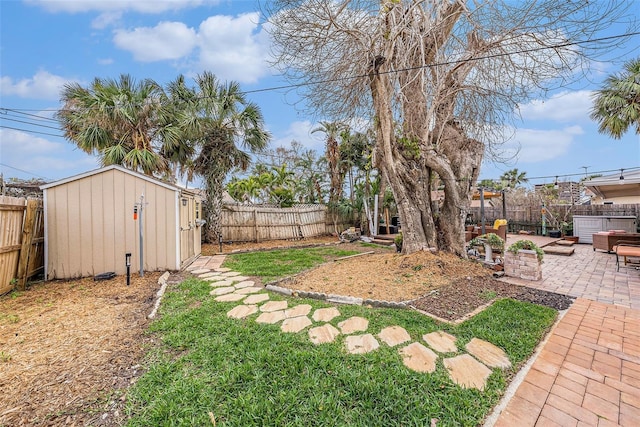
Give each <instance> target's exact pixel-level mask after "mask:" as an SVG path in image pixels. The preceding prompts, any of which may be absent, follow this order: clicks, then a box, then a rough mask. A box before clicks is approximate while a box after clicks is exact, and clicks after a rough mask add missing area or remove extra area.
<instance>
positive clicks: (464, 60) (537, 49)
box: [2, 31, 640, 112]
mask: <svg viewBox="0 0 640 427" xmlns="http://www.w3.org/2000/svg"><path fill="white" fill-rule="evenodd" d="M638 35H640V31H636V32H631V33H624V34H617V35H613V36H607V37H599V38H595V39H589V40H578V41H573V42H565V43H558V44H555V45H549V46H540V47H534V48H529V49H521V50H517V51H514V52H502V53H496V54H491V55H484V56H478V57H475V58H467V59H456V60H452V61H443V62H436V63H433V64H424V65H418V66H415V67H407V68H401V69H398V70H389V71H383V72H380V73H379V74H396V73H401V72H405V71H413V70H419V69H423V68H434V67H440V66H443V65H455V64H460V63H463V62H470V61H473V62H476V61H481V60H485V59H494V58H500V57H504V56H511V55H519V54H523V53H533V52H540V51H543V50H550V49H559V48H563V47H569V46H579V45H583V44H589V43H599V42H603V41H608V40H616V39H620V38H624V37H632V36H638ZM369 76H370V74H360V75H355V76H345V77H335V78H331V79H325V80H317V81H312V82H304V83H294V84H289V85H282V86H272V87H266V88H261V89H253V90H246V91H240V92H239V93H241V94H245V95H246V94H251V93H260V92H271V91H277V90H283V89H295V88H299V87H304V86H313V85H319V84H325V83H336V82H341V81H345V80H355V79H360V78H367V77H369ZM206 98H210V97H209V96H201V97H198V99H206ZM2 109H10V110H12V111H16V112H23V111H70V110H65V109H62V108H61V109H57V110H46V109H45V110H42V109H40V110H35V109H22V108H2Z"/></svg>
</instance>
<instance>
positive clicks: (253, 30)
mask: <svg viewBox="0 0 640 427" xmlns="http://www.w3.org/2000/svg"><path fill="white" fill-rule="evenodd" d="M258 18H259V16H258V14H257V13H247V14H243V15H239V16H238V17H231V16H222V15H218V16H212V17H209V18H207V19H206V20H205V21H204V22H202V24H200V31H199V34H198V35H199V39H200V43H199V45H200V61H199V62H200V68H201V69H210V70H213V71H214V72H215V74H216V75H217V76H218V77H220V78H221V79H222V80H237V81H241V82H248V83H253V82H255V81H257V80H258V78H260V77H261V76H263V75H264V74H265V73H266V72H267V65H266V61H265V60H266V57H267V53H268V46H267V45H265V40H264V37H261V34H260V32H258Z"/></svg>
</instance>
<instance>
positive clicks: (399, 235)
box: [393, 233, 402, 252]
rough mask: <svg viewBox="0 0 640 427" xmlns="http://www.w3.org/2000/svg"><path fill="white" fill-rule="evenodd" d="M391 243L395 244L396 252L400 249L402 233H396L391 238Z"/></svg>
mask: <svg viewBox="0 0 640 427" xmlns="http://www.w3.org/2000/svg"><path fill="white" fill-rule="evenodd" d="M393 243H395V244H396V249H397V250H398V252H400V251H402V233H398V234H397V235H396V237H395V238H394V239H393Z"/></svg>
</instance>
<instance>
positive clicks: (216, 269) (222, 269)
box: [213, 267, 231, 273]
mask: <svg viewBox="0 0 640 427" xmlns="http://www.w3.org/2000/svg"><path fill="white" fill-rule="evenodd" d="M213 271H217V272H218V273H227V272H229V271H231V269H230V268H227V267H218V268H214V269H213Z"/></svg>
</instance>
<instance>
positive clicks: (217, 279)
mask: <svg viewBox="0 0 640 427" xmlns="http://www.w3.org/2000/svg"><path fill="white" fill-rule="evenodd" d="M202 280H204V281H206V282H212V283H213V282H228V283H229V284H231V283H233V282H232V281H231V280H229V279H227V278H226V277H222V276H213V277H205V278H204V279H202Z"/></svg>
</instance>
